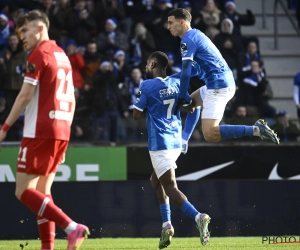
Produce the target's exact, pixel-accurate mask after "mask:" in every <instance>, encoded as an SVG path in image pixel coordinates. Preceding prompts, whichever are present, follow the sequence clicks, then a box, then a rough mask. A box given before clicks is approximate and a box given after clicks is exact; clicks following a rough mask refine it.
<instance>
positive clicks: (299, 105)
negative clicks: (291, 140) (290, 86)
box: [293, 72, 300, 122]
mask: <svg viewBox="0 0 300 250" xmlns="http://www.w3.org/2000/svg"><path fill="white" fill-rule="evenodd" d="M293 96H294V102H295V105H296V109H297V115H298V118H299V122H300V72H299V73H298V74H296V75H295V77H294V93H293Z"/></svg>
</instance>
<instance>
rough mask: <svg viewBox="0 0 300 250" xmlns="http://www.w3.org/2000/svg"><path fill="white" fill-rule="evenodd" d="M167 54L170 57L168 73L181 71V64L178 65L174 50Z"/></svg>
mask: <svg viewBox="0 0 300 250" xmlns="http://www.w3.org/2000/svg"><path fill="white" fill-rule="evenodd" d="M167 56H168V58H169V63H168V66H167V68H166V73H167V75H168V76H169V75H173V74H176V73H178V72H180V71H181V65H180V64H179V65H176V63H175V62H176V60H175V54H174V53H172V52H169V53H167Z"/></svg>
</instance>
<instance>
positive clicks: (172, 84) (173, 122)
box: [134, 74, 181, 151]
mask: <svg viewBox="0 0 300 250" xmlns="http://www.w3.org/2000/svg"><path fill="white" fill-rule="evenodd" d="M179 84H180V74H175V75H172V76H168V77H166V78H165V79H163V78H160V77H157V78H154V79H150V80H145V81H143V82H142V84H141V87H140V91H141V95H140V98H139V99H138V100H137V101H136V103H135V104H134V108H136V109H137V110H139V111H143V110H144V109H146V121H147V129H148V149H149V150H150V151H156V150H165V149H174V148H181V119H180V112H177V115H174V109H175V106H176V103H177V99H178V95H179Z"/></svg>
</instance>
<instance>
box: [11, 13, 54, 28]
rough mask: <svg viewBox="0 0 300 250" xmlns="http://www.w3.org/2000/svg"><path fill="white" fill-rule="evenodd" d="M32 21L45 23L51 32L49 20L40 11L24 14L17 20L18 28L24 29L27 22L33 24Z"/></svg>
mask: <svg viewBox="0 0 300 250" xmlns="http://www.w3.org/2000/svg"><path fill="white" fill-rule="evenodd" d="M31 21H40V22H42V23H44V24H45V25H46V27H47V29H48V30H49V26H50V23H49V19H48V17H47V15H46V14H45V13H44V12H43V11H40V10H32V11H29V12H28V13H23V14H21V15H20V16H19V17H18V20H17V27H18V28H20V27H22V26H23V25H24V24H25V23H26V22H31Z"/></svg>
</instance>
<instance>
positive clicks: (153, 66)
mask: <svg viewBox="0 0 300 250" xmlns="http://www.w3.org/2000/svg"><path fill="white" fill-rule="evenodd" d="M155 66H156V62H154V61H151V64H150V68H151V69H154V68H155Z"/></svg>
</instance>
